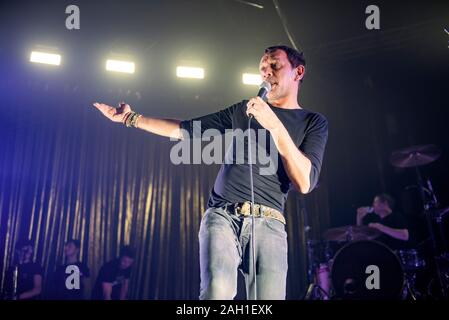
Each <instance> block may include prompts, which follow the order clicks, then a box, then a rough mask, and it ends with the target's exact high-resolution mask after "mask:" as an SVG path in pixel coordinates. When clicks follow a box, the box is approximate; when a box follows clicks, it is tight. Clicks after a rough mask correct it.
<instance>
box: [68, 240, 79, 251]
mask: <svg viewBox="0 0 449 320" xmlns="http://www.w3.org/2000/svg"><path fill="white" fill-rule="evenodd" d="M70 243H73V245H74V246H75V247H76V248H77V249H79V248H81V242H80V241H79V240H77V239H69V240H67V242H66V243H65V244H70Z"/></svg>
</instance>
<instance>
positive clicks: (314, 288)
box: [301, 205, 329, 300]
mask: <svg viewBox="0 0 449 320" xmlns="http://www.w3.org/2000/svg"><path fill="white" fill-rule="evenodd" d="M301 211H302V213H303V214H302V217H303V228H304V237H305V240H306V254H307V282H308V286H307V291H306V294H305V296H304V300H315V299H319V298H320V297H322V298H327V299H329V293H327V292H326V291H325V290H324V289H323V288H321V287H320V286H319V285H318V284H317V283H316V282H315V276H314V273H315V272H314V269H315V268H314V267H315V264H314V259H313V258H314V250H313V246H312V240H311V239H310V230H311V227H310V226H309V222H308V217H307V210H306V208H305V205H304V206H302V208H301Z"/></svg>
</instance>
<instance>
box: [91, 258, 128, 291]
mask: <svg viewBox="0 0 449 320" xmlns="http://www.w3.org/2000/svg"><path fill="white" fill-rule="evenodd" d="M131 269H132V268H131V267H129V268H128V269H120V259H114V260H112V261H109V262H107V263H105V264H104V265H103V266H102V267H101V269H100V272H99V273H98V277H97V281H96V282H95V287H94V290H93V293H92V299H94V300H103V299H104V298H103V282H108V283H111V284H112V294H111V298H112V300H120V290H121V288H122V283H123V281H124V280H125V279H129V278H130V277H131Z"/></svg>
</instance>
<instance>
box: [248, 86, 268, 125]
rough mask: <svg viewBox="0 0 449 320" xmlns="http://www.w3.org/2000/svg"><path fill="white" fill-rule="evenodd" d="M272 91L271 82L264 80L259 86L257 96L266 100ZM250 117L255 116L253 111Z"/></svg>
mask: <svg viewBox="0 0 449 320" xmlns="http://www.w3.org/2000/svg"><path fill="white" fill-rule="evenodd" d="M270 91H271V83H269V82H268V81H263V82H262V83H261V84H260V86H259V92H258V93H257V96H258V97H260V98H262V100H265V101H266V98H267V94H268V92H270ZM249 117H250V118H252V117H254V116H253V115H252V114H251V113H250V114H249Z"/></svg>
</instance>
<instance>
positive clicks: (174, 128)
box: [93, 102, 182, 139]
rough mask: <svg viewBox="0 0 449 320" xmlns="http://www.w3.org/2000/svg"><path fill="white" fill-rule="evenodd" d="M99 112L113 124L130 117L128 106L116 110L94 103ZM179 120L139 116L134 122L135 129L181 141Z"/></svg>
mask: <svg viewBox="0 0 449 320" xmlns="http://www.w3.org/2000/svg"><path fill="white" fill-rule="evenodd" d="M93 105H94V107H96V108H97V109H98V110H100V112H101V113H102V114H103V115H104V116H105V117H106V118H108V119H109V120H111V121H113V122H120V123H125V120H126V119H127V117H128V116H129V115H130V113H131V112H133V111H132V110H131V107H130V106H129V105H128V104H125V103H120V105H119V107H118V108H114V107H111V106H109V105H107V104H104V103H98V102H96V103H94V104H93ZM180 122H181V121H180V120H176V119H157V118H151V117H144V116H142V115H140V116H139V117H138V119H137V121H136V125H135V126H136V127H137V128H139V129H142V130H145V131H148V132H151V133H154V134H157V135H160V136H164V137H170V138H175V139H182V134H181V130H180V127H179V124H180Z"/></svg>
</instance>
